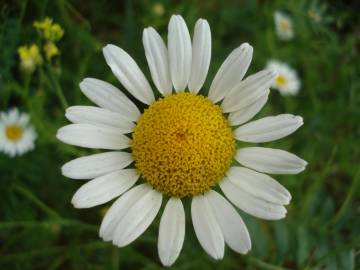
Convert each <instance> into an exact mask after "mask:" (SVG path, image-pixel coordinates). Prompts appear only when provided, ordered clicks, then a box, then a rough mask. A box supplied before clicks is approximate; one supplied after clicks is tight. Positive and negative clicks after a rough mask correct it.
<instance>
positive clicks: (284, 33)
mask: <svg viewBox="0 0 360 270" xmlns="http://www.w3.org/2000/svg"><path fill="white" fill-rule="evenodd" d="M274 21H275V28H276V34H277V36H278V38H279V39H281V40H291V39H293V37H294V29H293V24H292V20H291V18H290V17H289V16H288V15H286V14H284V13H283V12H281V11H276V12H275V13H274Z"/></svg>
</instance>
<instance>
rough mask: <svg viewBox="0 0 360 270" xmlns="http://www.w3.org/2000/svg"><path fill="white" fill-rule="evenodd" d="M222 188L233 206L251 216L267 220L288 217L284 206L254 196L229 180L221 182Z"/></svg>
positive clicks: (225, 179)
mask: <svg viewBox="0 0 360 270" xmlns="http://www.w3.org/2000/svg"><path fill="white" fill-rule="evenodd" d="M220 188H221V190H222V191H223V192H224V194H225V196H226V197H227V198H228V199H229V200H230V201H231V202H232V203H233V204H235V205H236V206H237V207H239V208H240V209H241V210H243V211H244V212H246V213H248V214H250V215H253V216H255V217H258V218H262V219H267V220H278V219H282V218H284V217H285V215H286V209H285V207H284V206H282V205H278V204H274V203H270V202H267V201H264V200H262V199H260V198H257V197H255V196H252V195H251V194H249V193H248V192H246V191H244V190H243V189H241V188H239V187H238V186H236V185H235V184H233V183H232V182H230V181H229V179H227V178H224V180H222V181H221V182H220Z"/></svg>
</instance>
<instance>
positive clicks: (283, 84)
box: [267, 60, 301, 96]
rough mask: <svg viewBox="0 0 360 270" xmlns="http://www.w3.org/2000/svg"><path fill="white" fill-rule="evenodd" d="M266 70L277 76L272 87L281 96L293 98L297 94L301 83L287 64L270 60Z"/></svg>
mask: <svg viewBox="0 0 360 270" xmlns="http://www.w3.org/2000/svg"><path fill="white" fill-rule="evenodd" d="M267 68H268V69H269V70H273V71H276V72H277V74H278V76H277V77H276V79H275V80H274V82H273V84H272V87H273V88H275V89H277V90H279V92H280V94H281V95H283V96H287V95H292V96H294V95H296V94H297V93H298V92H299V90H300V86H301V82H300V80H299V77H298V75H297V73H296V71H295V70H294V69H293V68H291V67H290V66H289V65H288V64H286V63H283V62H280V61H277V60H271V61H269V63H268V64H267Z"/></svg>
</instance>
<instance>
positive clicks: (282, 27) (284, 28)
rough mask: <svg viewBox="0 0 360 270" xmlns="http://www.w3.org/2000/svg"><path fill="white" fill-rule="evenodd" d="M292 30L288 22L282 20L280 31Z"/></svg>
mask: <svg viewBox="0 0 360 270" xmlns="http://www.w3.org/2000/svg"><path fill="white" fill-rule="evenodd" d="M289 28H290V24H289V22H288V21H287V20H281V21H280V29H281V31H284V32H285V31H288V30H289Z"/></svg>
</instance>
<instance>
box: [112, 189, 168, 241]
mask: <svg viewBox="0 0 360 270" xmlns="http://www.w3.org/2000/svg"><path fill="white" fill-rule="evenodd" d="M161 202H162V194H161V193H160V192H158V191H156V190H155V189H151V190H149V191H148V192H147V193H146V194H145V195H144V196H142V197H141V198H139V199H138V201H137V202H135V203H134V204H133V205H132V206H130V207H129V208H128V209H127V211H126V213H125V215H124V216H123V217H122V218H121V220H120V221H119V224H118V225H117V227H116V229H115V232H114V238H113V244H114V245H116V246H118V247H124V246H126V245H128V244H130V243H131V242H133V241H134V240H135V239H136V238H138V237H139V236H140V235H141V234H142V233H143V232H144V231H145V230H146V229H147V228H148V227H149V226H150V224H151V222H152V221H153V220H154V218H155V216H156V215H157V213H158V212H159V209H160V206H161Z"/></svg>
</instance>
